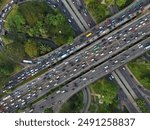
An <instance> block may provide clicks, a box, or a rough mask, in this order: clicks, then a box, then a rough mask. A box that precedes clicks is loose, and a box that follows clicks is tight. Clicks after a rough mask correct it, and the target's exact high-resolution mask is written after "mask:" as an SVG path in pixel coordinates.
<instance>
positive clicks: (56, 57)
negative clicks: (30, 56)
mask: <svg viewBox="0 0 150 130" xmlns="http://www.w3.org/2000/svg"><path fill="white" fill-rule="evenodd" d="M148 4H149V0H145V1H144V2H143V1H140V2H136V3H134V4H132V5H131V6H129V7H128V8H127V9H125V10H123V11H122V12H121V13H119V14H117V15H116V16H114V17H112V18H109V19H108V20H106V21H105V22H103V23H101V24H99V25H97V26H96V27H93V28H92V29H91V30H90V31H87V32H86V33H84V34H82V35H81V36H79V37H78V38H76V39H75V41H74V43H73V44H72V45H66V46H62V47H60V48H58V49H56V50H55V51H53V52H51V53H49V54H47V55H45V56H43V57H41V58H39V59H37V60H35V61H34V62H33V63H35V65H34V66H32V67H29V68H27V69H24V70H23V71H21V72H19V73H18V74H16V75H14V76H13V77H12V79H11V80H10V81H9V83H8V84H7V85H6V86H5V88H4V90H3V93H6V91H7V90H9V89H12V88H13V87H15V86H16V85H17V84H19V83H21V82H22V81H24V80H26V79H28V78H29V77H31V76H33V75H35V74H36V73H38V72H40V71H41V70H43V69H45V68H48V67H50V66H51V65H52V64H54V63H56V62H57V61H60V60H62V59H64V58H66V57H68V56H69V55H71V54H72V53H74V52H76V51H77V50H79V49H81V48H83V47H85V46H87V43H88V44H89V43H92V42H93V41H95V40H97V39H98V38H100V37H102V36H104V35H106V34H107V33H109V32H110V31H111V30H113V29H115V28H116V27H118V26H120V25H122V24H123V23H125V22H127V21H129V20H130V19H132V18H133V17H135V16H136V14H137V12H141V10H142V9H143V8H144V7H145V6H146V5H148ZM89 32H91V36H89V37H87V34H89Z"/></svg>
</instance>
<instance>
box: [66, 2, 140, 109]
mask: <svg viewBox="0 0 150 130" xmlns="http://www.w3.org/2000/svg"><path fill="white" fill-rule="evenodd" d="M81 1H82V0H78V1H76V2H75V1H70V5H72V10H68V12H70V13H71V12H74V11H75V14H80V12H79V11H77V9H80V8H83V15H82V16H81V15H78V18H79V19H81V17H83V18H85V17H84V16H86V17H90V16H87V13H86V12H87V11H86V12H85V11H84V10H85V7H84V5H83V4H81ZM75 3H76V4H75ZM74 4H75V5H76V6H74ZM114 8H115V6H112V7H110V11H111V12H112V13H114V12H115V13H116V11H114V10H116V8H115V9H114ZM118 12H119V10H118ZM118 12H117V13H118ZM113 15H114V14H113ZM83 18H82V19H83ZM88 20H89V19H86V18H85V21H86V22H87V23H88ZM82 23H83V25H84V26H85V29H86V30H88V29H89V27H88V26H87V24H86V23H85V22H82ZM93 23H94V22H93ZM88 25H89V24H88ZM81 30H82V29H81ZM82 31H84V30H82ZM119 71H120V72H119ZM121 71H122V70H115V72H113V73H114V74H113V75H114V77H115V78H116V81H117V82H118V84H119V85H121V87H122V88H123V87H126V86H127V88H128V89H130V86H129V84H128V82H127V80H125V78H124V77H123V75H121V74H120V73H121ZM116 74H117V75H116ZM122 81H123V84H121V83H122ZM125 92H128V91H125ZM129 92H130V93H131V94H132V96H133V97H134V99H135V98H137V96H136V94H135V93H134V91H133V90H132V89H130V91H129ZM126 95H129V96H130V94H129V93H126ZM131 98H132V97H131ZM129 99H130V97H129ZM134 99H133V100H132V102H133V103H135V102H134ZM135 109H138V108H137V106H135Z"/></svg>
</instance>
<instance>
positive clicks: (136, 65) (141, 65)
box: [128, 58, 150, 90]
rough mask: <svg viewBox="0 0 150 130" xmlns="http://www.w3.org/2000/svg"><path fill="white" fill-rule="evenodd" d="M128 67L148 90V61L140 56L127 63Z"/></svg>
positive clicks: (149, 67) (149, 65)
mask: <svg viewBox="0 0 150 130" xmlns="http://www.w3.org/2000/svg"><path fill="white" fill-rule="evenodd" d="M128 67H129V69H130V70H131V71H132V73H133V74H134V76H135V77H136V78H137V80H138V81H139V82H140V83H141V84H142V85H143V86H144V87H145V88H147V89H149V90H150V78H149V77H150V61H145V60H143V59H142V58H139V59H136V60H133V61H132V62H130V63H128Z"/></svg>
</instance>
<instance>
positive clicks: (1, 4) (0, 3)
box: [0, 0, 9, 10]
mask: <svg viewBox="0 0 150 130" xmlns="http://www.w3.org/2000/svg"><path fill="white" fill-rule="evenodd" d="M7 2H9V0H0V10H1V9H2V8H3V7H4V6H5V5H6V4H7Z"/></svg>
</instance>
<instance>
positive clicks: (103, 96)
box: [89, 78, 119, 112]
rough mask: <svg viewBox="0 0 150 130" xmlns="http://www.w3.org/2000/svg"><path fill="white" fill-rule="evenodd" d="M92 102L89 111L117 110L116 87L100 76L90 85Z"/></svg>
mask: <svg viewBox="0 0 150 130" xmlns="http://www.w3.org/2000/svg"><path fill="white" fill-rule="evenodd" d="M90 89H91V96H92V102H91V105H90V108H89V112H116V111H117V112H118V111H119V110H118V108H117V106H118V101H117V99H116V97H117V90H118V89H117V87H116V85H115V84H114V83H113V82H111V81H110V80H107V79H105V78H102V79H101V80H98V81H97V82H95V83H93V84H91V85H90Z"/></svg>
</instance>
